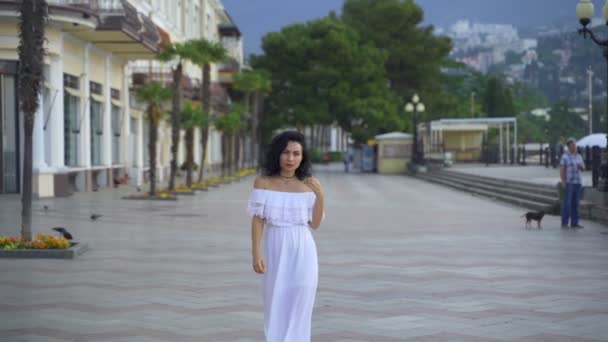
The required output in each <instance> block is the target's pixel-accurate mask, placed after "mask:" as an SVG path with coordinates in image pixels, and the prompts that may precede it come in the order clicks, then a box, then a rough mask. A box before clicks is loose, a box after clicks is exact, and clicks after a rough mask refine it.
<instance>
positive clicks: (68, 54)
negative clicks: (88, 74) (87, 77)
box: [63, 39, 84, 77]
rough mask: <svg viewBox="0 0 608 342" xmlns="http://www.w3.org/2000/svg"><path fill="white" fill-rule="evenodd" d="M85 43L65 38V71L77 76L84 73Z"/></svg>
mask: <svg viewBox="0 0 608 342" xmlns="http://www.w3.org/2000/svg"><path fill="white" fill-rule="evenodd" d="M83 66H84V45H82V44H77V43H75V42H73V41H71V40H69V39H64V40H63V72H64V73H66V74H70V75H73V76H76V77H80V75H81V74H82V73H83V70H84V68H83Z"/></svg>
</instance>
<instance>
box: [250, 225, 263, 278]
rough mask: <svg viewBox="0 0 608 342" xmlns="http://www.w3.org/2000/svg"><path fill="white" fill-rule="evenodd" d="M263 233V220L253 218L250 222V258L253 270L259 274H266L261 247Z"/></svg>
mask: <svg viewBox="0 0 608 342" xmlns="http://www.w3.org/2000/svg"><path fill="white" fill-rule="evenodd" d="M263 232H264V220H263V219H262V218H260V217H258V216H254V217H253V219H252V220H251V256H252V257H253V270H254V271H255V272H256V273H260V274H262V273H264V272H266V265H265V264H264V258H263V257H262V247H261V243H262V233H263Z"/></svg>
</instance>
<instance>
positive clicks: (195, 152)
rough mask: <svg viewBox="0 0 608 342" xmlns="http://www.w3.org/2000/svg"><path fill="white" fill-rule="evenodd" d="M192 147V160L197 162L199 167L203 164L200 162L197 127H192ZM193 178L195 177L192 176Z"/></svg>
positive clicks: (199, 136)
mask: <svg viewBox="0 0 608 342" xmlns="http://www.w3.org/2000/svg"><path fill="white" fill-rule="evenodd" d="M193 139H194V141H193V143H194V148H193V153H194V162H195V163H196V164H198V167H201V166H202V165H203V164H201V161H200V160H201V144H200V141H201V130H200V129H198V128H195V129H194V138H193ZM193 174H196V172H193ZM192 178H194V179H196V177H192Z"/></svg>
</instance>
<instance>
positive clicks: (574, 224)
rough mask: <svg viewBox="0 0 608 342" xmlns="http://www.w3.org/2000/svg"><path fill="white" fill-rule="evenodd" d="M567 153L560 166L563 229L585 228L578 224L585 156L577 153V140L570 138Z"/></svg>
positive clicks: (563, 156) (567, 143) (567, 142)
mask: <svg viewBox="0 0 608 342" xmlns="http://www.w3.org/2000/svg"><path fill="white" fill-rule="evenodd" d="M566 145H567V146H568V149H567V151H565V152H564V154H563V155H562V157H561V159H560V162H559V165H560V168H559V170H560V176H561V179H562V187H563V189H564V202H563V203H562V228H564V229H566V228H568V221H570V227H571V228H574V229H580V228H583V226H581V225H579V224H578V205H579V202H580V197H581V188H582V186H581V171H584V170H585V163H584V162H583V156H581V155H580V154H579V153H578V152H577V151H576V140H575V139H574V138H569V139H568V140H567V141H566Z"/></svg>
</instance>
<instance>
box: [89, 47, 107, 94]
mask: <svg viewBox="0 0 608 342" xmlns="http://www.w3.org/2000/svg"><path fill="white" fill-rule="evenodd" d="M89 63H90V67H89V79H90V80H91V81H94V82H97V83H101V84H105V83H106V58H105V56H103V55H101V54H98V53H96V52H94V51H91V53H90V55H89ZM104 95H105V94H104Z"/></svg>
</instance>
